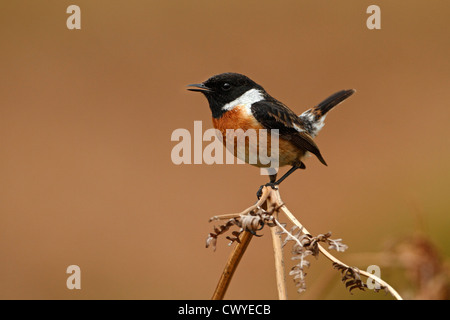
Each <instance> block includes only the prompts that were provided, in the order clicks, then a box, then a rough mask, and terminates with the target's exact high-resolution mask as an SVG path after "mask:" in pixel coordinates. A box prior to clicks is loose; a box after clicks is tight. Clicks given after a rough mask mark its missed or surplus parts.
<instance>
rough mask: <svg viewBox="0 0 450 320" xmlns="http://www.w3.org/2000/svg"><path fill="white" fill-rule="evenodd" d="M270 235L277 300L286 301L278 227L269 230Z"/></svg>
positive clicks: (284, 276)
mask: <svg viewBox="0 0 450 320" xmlns="http://www.w3.org/2000/svg"><path fill="white" fill-rule="evenodd" d="M270 233H271V234H272V244H273V254H274V257H275V276H276V280H277V291H278V299H279V300H287V289H286V275H285V272H284V257H283V249H282V246H281V235H280V234H279V232H278V226H274V227H271V228H270Z"/></svg>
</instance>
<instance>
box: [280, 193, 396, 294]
mask: <svg viewBox="0 0 450 320" xmlns="http://www.w3.org/2000/svg"><path fill="white" fill-rule="evenodd" d="M273 194H275V199H276V200H275V201H276V203H277V204H278V205H280V206H281V207H280V210H281V211H283V213H284V214H285V215H286V216H287V217H288V219H289V220H290V221H291V222H292V223H293V224H295V225H296V226H298V227H299V228H300V229H301V230H303V232H304V233H305V234H310V233H309V232H308V230H306V228H305V227H304V226H303V225H302V224H301V223H300V221H298V220H297V218H296V217H295V216H294V215H293V214H292V213H291V212H290V211H289V209H288V208H287V207H286V206H285V205H284V204H283V203H282V201H281V197H280V193H279V191H278V190H276V191H274V192H273ZM278 225H279V224H278ZM318 247H319V250H320V252H321V253H322V254H323V255H324V256H325V257H326V258H328V259H329V260H330V261H332V262H334V263H337V264H340V265H342V266H344V267H347V268H349V266H348V265H346V264H345V263H343V262H342V261H340V260H339V259H337V258H336V257H335V256H333V255H332V254H331V253H329V252H328V251H327V250H325V248H323V247H322V246H321V245H320V244H319V245H318ZM359 273H360V274H362V275H364V276H366V277H368V278H370V279H372V280H374V281H376V282H378V283H379V284H380V285H382V286H384V287H386V288H387V290H388V291H389V292H390V293H391V294H392V295H393V296H394V297H395V298H396V299H397V300H403V298H402V297H401V296H400V294H399V293H398V292H397V291H396V290H395V289H394V288H392V287H391V286H390V285H389V284H388V283H387V282H386V281H384V280H382V279H380V278H379V277H377V276H376V275H374V274H372V273H369V272H366V271H364V270H359Z"/></svg>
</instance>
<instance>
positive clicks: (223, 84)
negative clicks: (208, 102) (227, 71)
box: [222, 82, 231, 91]
mask: <svg viewBox="0 0 450 320" xmlns="http://www.w3.org/2000/svg"><path fill="white" fill-rule="evenodd" d="M230 89H231V84H229V83H227V82H225V83H222V90H223V91H228V90H230Z"/></svg>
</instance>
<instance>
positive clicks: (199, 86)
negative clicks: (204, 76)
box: [187, 83, 211, 92]
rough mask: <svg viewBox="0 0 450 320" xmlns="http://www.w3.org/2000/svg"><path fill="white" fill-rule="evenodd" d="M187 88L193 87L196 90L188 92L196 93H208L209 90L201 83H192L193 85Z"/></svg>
mask: <svg viewBox="0 0 450 320" xmlns="http://www.w3.org/2000/svg"><path fill="white" fill-rule="evenodd" d="M187 86H188V87H194V88H196V89H191V88H189V89H188V90H189V91H196V92H210V91H211V89H210V88H208V87H207V86H205V85H204V84H203V83H194V84H188V85H187Z"/></svg>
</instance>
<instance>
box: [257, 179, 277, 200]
mask: <svg viewBox="0 0 450 320" xmlns="http://www.w3.org/2000/svg"><path fill="white" fill-rule="evenodd" d="M264 187H271V188H272V189H274V190H278V184H277V183H274V182H268V183H266V184H263V185H262V186H260V187H259V189H258V191H257V192H256V196H257V197H258V199H260V198H261V196H262V189H263V188H264Z"/></svg>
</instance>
